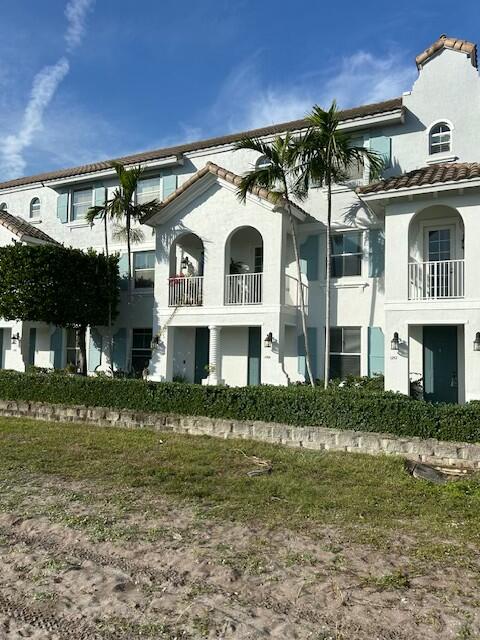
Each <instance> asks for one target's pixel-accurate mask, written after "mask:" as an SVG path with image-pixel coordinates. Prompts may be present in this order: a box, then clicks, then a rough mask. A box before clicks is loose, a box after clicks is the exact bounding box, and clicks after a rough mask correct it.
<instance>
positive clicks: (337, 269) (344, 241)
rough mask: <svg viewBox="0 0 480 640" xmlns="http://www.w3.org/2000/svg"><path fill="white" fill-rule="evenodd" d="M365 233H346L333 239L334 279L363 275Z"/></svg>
mask: <svg viewBox="0 0 480 640" xmlns="http://www.w3.org/2000/svg"><path fill="white" fill-rule="evenodd" d="M362 245H363V233H362V232H361V231H346V232H345V233H336V234H334V235H333V236H332V237H331V245H330V248H331V252H332V254H331V269H332V277H334V278H342V277H344V276H360V275H362V256H363V246H362Z"/></svg>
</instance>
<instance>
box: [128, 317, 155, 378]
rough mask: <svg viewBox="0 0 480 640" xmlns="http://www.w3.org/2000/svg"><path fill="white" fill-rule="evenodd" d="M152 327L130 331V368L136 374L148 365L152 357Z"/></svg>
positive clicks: (139, 374)
mask: <svg viewBox="0 0 480 640" xmlns="http://www.w3.org/2000/svg"><path fill="white" fill-rule="evenodd" d="M151 343H152V329H151V328H145V329H133V332H132V369H133V371H134V372H135V374H136V375H137V376H141V375H142V371H143V370H144V369H145V368H146V367H148V364H149V362H150V358H151V357H152V346H151Z"/></svg>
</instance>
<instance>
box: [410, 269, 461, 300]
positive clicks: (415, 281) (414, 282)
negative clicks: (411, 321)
mask: <svg viewBox="0 0 480 640" xmlns="http://www.w3.org/2000/svg"><path fill="white" fill-rule="evenodd" d="M408 285H409V289H408V299H409V300H445V299H449V298H463V297H464V296H465V292H464V287H465V266H464V260H439V261H435V262H410V263H409V265H408Z"/></svg>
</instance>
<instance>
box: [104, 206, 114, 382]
mask: <svg viewBox="0 0 480 640" xmlns="http://www.w3.org/2000/svg"><path fill="white" fill-rule="evenodd" d="M103 230H104V234H105V257H106V259H107V287H108V335H107V341H108V344H107V356H108V364H109V367H110V373H111V375H112V377H113V361H112V360H113V332H112V301H111V298H110V295H111V291H112V278H111V273H110V254H109V250H108V227H107V212H106V211H105V213H104V216H103Z"/></svg>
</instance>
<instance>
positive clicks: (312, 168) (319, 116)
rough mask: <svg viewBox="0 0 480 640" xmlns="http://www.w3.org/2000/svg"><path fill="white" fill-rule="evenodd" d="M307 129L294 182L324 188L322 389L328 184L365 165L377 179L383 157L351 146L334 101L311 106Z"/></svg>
mask: <svg viewBox="0 0 480 640" xmlns="http://www.w3.org/2000/svg"><path fill="white" fill-rule="evenodd" d="M306 120H307V122H308V124H309V128H308V130H307V133H306V134H305V136H304V137H303V139H302V141H301V144H302V145H303V151H302V163H301V164H302V170H301V172H300V174H299V176H298V183H299V184H300V185H301V187H300V186H299V187H298V188H300V189H301V190H303V191H308V187H309V184H310V182H315V183H316V184H318V185H319V186H322V187H326V189H327V233H326V260H327V265H326V282H325V367H324V372H325V373H324V386H325V388H327V386H328V381H329V377H330V281H331V225H332V185H333V184H339V183H342V182H343V183H344V182H345V181H346V180H347V178H348V174H349V172H350V171H351V169H352V168H354V167H357V168H361V167H363V166H364V163H365V162H367V163H368V166H369V170H370V175H371V176H372V177H375V176H378V175H379V174H380V173H381V171H382V169H383V166H384V160H383V158H382V157H381V156H380V155H379V154H377V153H376V152H374V151H371V150H370V149H366V148H365V147H361V146H357V145H355V144H354V141H353V137H352V136H350V135H349V134H348V133H346V132H345V131H343V130H341V129H339V124H340V112H339V110H338V109H337V105H336V102H335V100H334V101H333V102H332V105H331V106H330V108H329V109H328V110H327V111H325V110H324V109H322V108H321V107H319V106H318V105H315V106H314V107H313V109H312V112H311V113H310V114H309V115H307V118H306Z"/></svg>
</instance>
